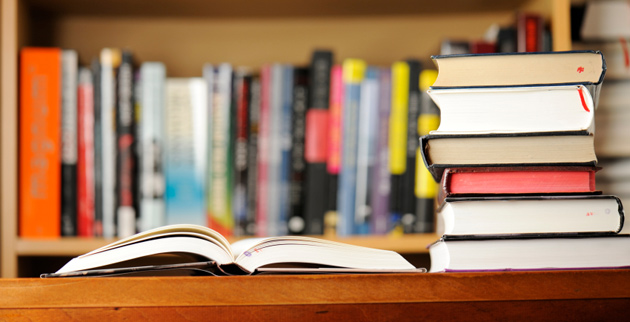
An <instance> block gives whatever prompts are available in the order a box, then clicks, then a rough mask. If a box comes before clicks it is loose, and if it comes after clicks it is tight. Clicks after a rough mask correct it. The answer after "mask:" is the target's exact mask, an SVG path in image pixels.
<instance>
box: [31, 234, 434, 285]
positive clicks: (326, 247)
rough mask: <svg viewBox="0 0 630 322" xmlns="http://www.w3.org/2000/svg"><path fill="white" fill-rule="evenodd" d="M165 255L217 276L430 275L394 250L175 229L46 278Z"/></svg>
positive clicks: (122, 243) (128, 242)
mask: <svg viewBox="0 0 630 322" xmlns="http://www.w3.org/2000/svg"><path fill="white" fill-rule="evenodd" d="M160 254H171V255H173V256H178V258H179V259H180V261H179V263H182V264H185V263H190V262H191V261H199V260H204V261H212V262H213V263H212V266H213V268H214V269H212V271H213V274H216V275H251V274H257V273H261V272H263V271H265V269H267V268H266V266H269V265H273V264H283V267H284V269H282V270H281V271H282V272H285V273H287V272H291V273H299V272H307V273H327V272H336V273H344V272H345V273H352V272H362V273H367V272H370V273H379V272H381V273H386V272H407V273H412V272H423V271H424V269H417V268H416V267H414V266H413V265H411V264H410V263H409V262H408V261H407V260H405V259H404V258H403V257H402V256H401V255H399V254H398V253H396V252H393V251H388V250H380V249H374V248H366V247H360V246H353V245H348V244H343V243H338V242H332V241H327V240H323V239H317V238H311V237H303V236H284V237H271V238H253V239H245V240H241V241H238V242H236V243H234V244H230V243H229V242H228V240H227V239H226V238H225V237H224V236H222V235H221V234H219V233H218V232H216V231H214V230H212V229H210V228H206V227H202V226H197V225H171V226H165V227H160V228H157V229H153V230H149V231H146V232H144V233H140V234H137V235H134V236H131V237H129V238H126V239H122V240H119V241H116V242H114V243H111V244H109V245H106V246H103V247H101V248H99V249H96V250H94V251H91V252H89V253H86V254H83V255H81V256H78V257H76V258H74V259H72V260H71V261H69V262H68V263H67V264H66V265H64V266H63V267H62V268H61V269H59V270H58V271H57V272H56V273H54V274H45V275H43V276H42V277H64V276H89V275H98V274H93V273H94V271H93V270H94V269H101V272H103V273H105V274H111V273H113V272H112V270H111V268H112V267H123V268H129V267H130V266H129V265H130V264H129V263H130V261H132V260H134V259H139V258H145V259H147V261H150V260H151V258H152V256H154V255H160ZM191 258H192V260H191ZM269 269H271V268H269ZM272 271H273V269H272ZM114 272H115V270H114ZM91 273H92V274H91Z"/></svg>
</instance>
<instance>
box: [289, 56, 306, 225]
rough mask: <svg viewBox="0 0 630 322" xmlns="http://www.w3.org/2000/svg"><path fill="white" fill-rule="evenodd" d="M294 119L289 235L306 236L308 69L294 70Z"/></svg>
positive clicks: (292, 127)
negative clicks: (305, 154) (305, 184)
mask: <svg viewBox="0 0 630 322" xmlns="http://www.w3.org/2000/svg"><path fill="white" fill-rule="evenodd" d="M293 73H294V74H293V117H292V120H291V121H292V126H291V132H292V135H291V140H292V145H291V172H290V174H289V207H290V211H289V215H290V216H289V225H288V228H289V233H291V234H297V235H299V234H304V232H305V228H306V219H305V211H304V210H305V191H304V183H305V178H306V163H305V160H304V136H305V133H306V108H307V106H308V102H309V101H308V95H309V92H308V81H309V69H308V68H295V69H294V70H293Z"/></svg>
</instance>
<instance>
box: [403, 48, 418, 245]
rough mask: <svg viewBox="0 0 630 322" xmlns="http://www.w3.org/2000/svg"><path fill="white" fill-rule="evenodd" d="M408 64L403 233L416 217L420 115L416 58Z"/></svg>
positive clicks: (411, 226)
mask: <svg viewBox="0 0 630 322" xmlns="http://www.w3.org/2000/svg"><path fill="white" fill-rule="evenodd" d="M407 65H408V66H409V103H408V110H407V111H408V114H407V115H408V118H407V122H408V123H407V165H406V170H405V173H404V174H403V176H402V190H401V197H402V198H401V202H402V204H401V206H402V218H401V223H402V227H403V231H404V232H405V233H413V231H414V225H415V223H416V220H417V218H418V214H417V212H416V210H417V203H418V201H417V198H416V195H415V186H416V184H415V182H416V151H417V150H418V146H419V143H420V141H419V139H420V137H419V135H418V118H419V117H420V70H421V65H420V62H419V61H417V60H413V59H410V60H407Z"/></svg>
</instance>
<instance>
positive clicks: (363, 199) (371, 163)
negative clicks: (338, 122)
mask: <svg viewBox="0 0 630 322" xmlns="http://www.w3.org/2000/svg"><path fill="white" fill-rule="evenodd" d="M379 73H380V70H379V69H378V68H376V67H367V69H366V71H365V78H364V79H363V81H362V82H361V98H360V101H359V116H358V125H357V156H356V159H357V165H356V168H357V170H356V171H357V174H356V194H355V202H354V209H355V215H354V234H358V235H367V234H369V233H370V223H371V222H372V213H373V211H372V200H371V198H370V197H371V194H370V192H371V190H370V187H371V186H372V185H373V184H374V182H373V181H372V180H373V178H374V174H373V173H374V171H375V163H376V158H377V155H376V143H377V135H378V132H377V131H375V129H378V109H379V101H380V98H379V95H380V88H379V85H380V84H379V79H380V75H379Z"/></svg>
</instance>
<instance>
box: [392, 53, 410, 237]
mask: <svg viewBox="0 0 630 322" xmlns="http://www.w3.org/2000/svg"><path fill="white" fill-rule="evenodd" d="M409 74H410V71H409V65H408V64H407V63H406V62H404V61H399V62H395V63H394V64H393V65H392V96H391V98H392V103H391V113H390V116H389V167H390V168H389V169H390V173H391V186H390V187H391V188H390V189H391V190H390V199H389V201H390V213H391V215H392V218H391V219H392V220H393V221H394V222H395V223H396V224H395V225H396V229H399V230H402V229H403V227H402V226H401V225H402V222H401V220H402V215H403V212H404V208H403V200H404V198H403V196H404V195H405V190H404V174H405V171H406V170H407V133H408V121H409V119H408V117H409Z"/></svg>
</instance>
